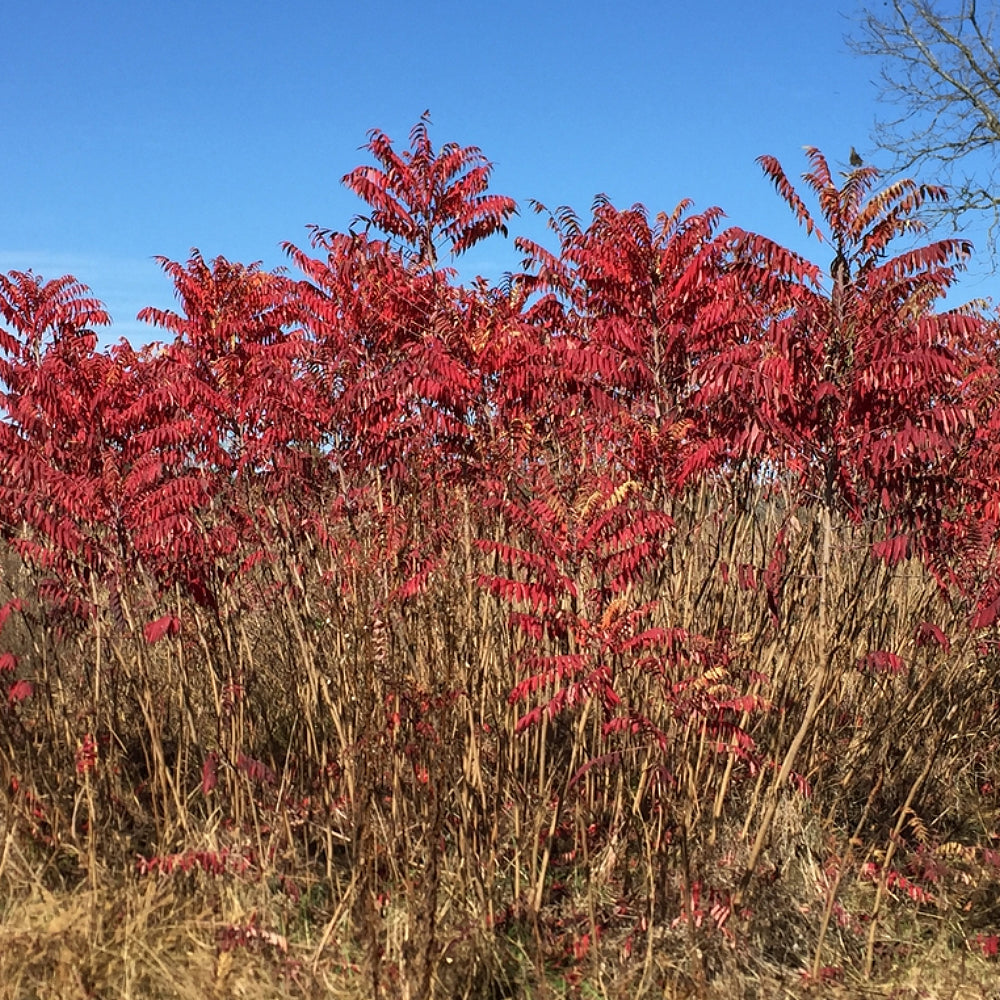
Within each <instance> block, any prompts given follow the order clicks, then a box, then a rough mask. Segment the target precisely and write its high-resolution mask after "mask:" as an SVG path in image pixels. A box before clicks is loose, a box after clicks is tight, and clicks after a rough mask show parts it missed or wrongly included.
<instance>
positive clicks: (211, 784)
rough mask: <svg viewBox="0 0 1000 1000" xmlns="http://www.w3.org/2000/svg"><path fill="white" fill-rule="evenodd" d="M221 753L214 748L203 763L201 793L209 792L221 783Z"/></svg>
mask: <svg viewBox="0 0 1000 1000" xmlns="http://www.w3.org/2000/svg"><path fill="white" fill-rule="evenodd" d="M218 765H219V755H218V754H217V753H216V752H215V751H214V750H213V751H212V752H211V753H210V754H209V755H208V756H207V757H206V758H205V763H204V764H202V765H201V794H202V795H208V793H209V792H210V791H211V790H212V789H213V788H215V786H216V785H217V784H218V783H219V774H218Z"/></svg>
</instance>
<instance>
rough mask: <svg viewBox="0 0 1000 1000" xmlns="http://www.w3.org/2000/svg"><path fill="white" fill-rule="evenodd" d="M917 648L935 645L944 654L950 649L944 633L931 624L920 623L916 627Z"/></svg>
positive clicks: (949, 643)
mask: <svg viewBox="0 0 1000 1000" xmlns="http://www.w3.org/2000/svg"><path fill="white" fill-rule="evenodd" d="M916 642H917V646H918V647H919V646H929V645H930V644H931V643H932V642H935V643H937V644H938V645H939V646H940V647H941V648H942V649H943V650H944V651H945V652H946V653H947V652H948V651H949V650H950V649H951V640H950V639H949V638H948V636H947V635H945V633H944V632H943V631H942V630H941V629H940V628H938V626H937V625H934V624H933V623H931V622H921V623H920V624H919V625H918V626H917V635H916Z"/></svg>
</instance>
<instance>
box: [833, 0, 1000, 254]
mask: <svg viewBox="0 0 1000 1000" xmlns="http://www.w3.org/2000/svg"><path fill="white" fill-rule="evenodd" d="M998 14H1000V2H998V0H986V2H980V3H977V2H976V0H943V2H942V0H885V2H883V3H877V2H872V3H869V4H868V5H867V10H866V12H865V13H864V14H863V15H862V17H861V23H860V30H859V32H858V33H857V34H856V35H855V36H854V37H853V38H852V39H851V40H850V41H851V43H852V45H853V48H854V49H855V51H857V52H859V53H862V54H864V55H867V56H875V57H877V58H879V59H880V60H881V62H882V98H883V99H884V100H885V101H886V103H887V104H892V105H895V106H896V107H897V108H898V109H899V113H898V114H896V115H890V116H888V117H885V118H884V119H882V120H881V121H879V122H878V124H877V126H876V131H875V136H874V138H875V142H876V144H877V145H878V147H879V148H880V149H882V150H884V151H886V152H888V153H890V154H892V156H893V158H894V161H893V163H892V166H893V167H894V168H895V169H897V170H899V171H906V172H910V173H912V172H916V173H918V174H921V175H923V177H924V179H925V180H928V181H932V182H934V183H939V184H943V185H945V186H946V187H947V188H948V189H949V192H950V195H951V197H950V199H949V201H948V202H947V203H946V204H944V205H943V206H938V209H937V210H938V211H939V212H940V213H941V214H942V215H943V216H944V217H946V218H948V219H950V220H951V221H952V222H953V223H954V224H955V225H956V226H958V227H961V226H963V225H965V224H966V223H967V222H969V221H971V216H972V215H973V214H981V213H984V212H985V213H988V215H989V218H990V220H991V223H990V244H991V248H992V250H993V252H994V255H996V254H997V252H998V248H1000V183H998V181H1000V39H998V33H997V29H998Z"/></svg>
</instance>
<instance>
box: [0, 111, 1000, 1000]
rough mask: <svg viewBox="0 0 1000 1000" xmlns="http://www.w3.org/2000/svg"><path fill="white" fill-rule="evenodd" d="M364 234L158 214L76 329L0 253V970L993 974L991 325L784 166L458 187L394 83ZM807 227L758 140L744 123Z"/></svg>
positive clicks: (889, 202) (819, 982) (894, 985)
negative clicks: (638, 196)
mask: <svg viewBox="0 0 1000 1000" xmlns="http://www.w3.org/2000/svg"><path fill="white" fill-rule="evenodd" d="M369 150H370V151H371V153H372V155H373V156H374V157H375V159H376V160H377V161H378V162H379V164H380V165H381V169H376V168H359V170H357V171H355V172H353V173H352V174H349V175H348V176H347V178H346V180H347V182H348V184H349V185H350V186H351V187H352V188H353V189H354V190H355V191H357V192H358V193H359V194H360V195H361V196H362V197H363V198H364V199H365V200H366V201H367V202H368V204H369V206H370V207H371V209H372V213H371V218H370V220H369V221H370V223H371V225H372V226H373V227H374V229H376V230H377V231H380V232H382V233H383V234H386V237H387V238H386V239H385V240H376V239H373V238H371V237H370V235H369V234H367V233H365V234H358V233H351V234H336V233H330V232H327V231H324V230H317V231H316V232H315V233H314V246H313V249H314V251H315V252H316V253H317V254H318V257H317V258H313V257H310V256H309V255H308V254H307V253H305V252H303V251H300V250H298V249H296V248H294V247H290V248H289V253H290V255H291V257H292V260H293V262H294V263H295V265H296V266H297V267H298V268H299V270H300V271H301V272H302V273H303V274H304V275H305V278H304V279H303V280H301V281H291V280H290V279H287V278H286V277H284V276H283V275H277V274H265V273H263V272H261V271H260V269H259V268H258V267H255V266H250V267H244V266H242V265H239V264H231V263H230V262H228V261H226V260H225V259H223V258H219V259H217V260H215V261H213V262H211V263H210V264H209V263H207V262H206V261H204V260H203V259H202V258H201V257H200V255H198V254H197V253H195V254H194V256H193V257H192V258H191V260H190V261H189V262H188V263H187V264H185V265H182V264H177V263H173V262H169V261H164V262H163V263H164V268H165V270H166V271H167V273H168V274H169V275H170V277H171V278H172V279H173V281H174V283H175V286H176V290H177V293H178V298H179V300H180V307H179V308H180V310H181V311H180V312H178V313H172V312H168V311H161V310H146V311H144V313H143V315H144V317H145V318H146V319H148V320H149V321H150V322H152V323H154V324H156V325H157V326H158V327H160V328H161V329H163V330H165V331H167V333H168V334H169V335H170V336H171V337H172V340H171V341H170V342H169V343H167V344H166V345H163V346H162V347H153V348H150V349H147V350H144V351H142V352H138V353H137V352H135V351H133V350H132V349H131V348H130V347H129V346H128V345H127V344H120V345H117V346H116V347H114V348H112V349H110V350H109V351H105V352H101V351H98V350H97V349H96V337H95V334H94V332H93V329H92V327H93V326H95V325H99V324H101V323H105V322H107V316H106V313H105V312H104V311H103V307H101V306H100V303H98V302H97V301H96V300H94V299H92V298H90V297H89V292H88V291H87V290H86V289H84V288H82V286H80V285H78V284H77V283H76V282H74V281H73V280H72V279H71V278H68V277H67V278H63V279H57V280H56V281H54V282H48V283H44V282H43V281H42V280H41V279H40V278H38V276H35V275H32V274H30V273H21V272H11V274H10V275H9V276H4V275H0V318H2V320H3V325H2V326H0V388H2V391H0V454H3V456H4V469H3V474H2V476H0V537H2V544H3V546H4V548H3V560H2V567H3V574H2V578H0V997H10V998H12V1000H13V998H18V1000H21V998H34V997H39V998H41V997H60V998H63V997H65V998H77V997H79V998H84V997H100V998H102V1000H117V998H140V997H141V998H144V1000H146V998H148V1000H159V998H167V997H192V998H193V997H212V996H217V997H228V996H234V997H239V996H242V997H248V998H260V997H269V996H273V997H320V996H322V997H337V998H352V997H356V998H368V1000H396V998H403V1000H430V998H441V1000H446V998H447V1000H457V998H468V1000H513V998H517V1000H520V998H529V997H530V998H546V997H547V998H562V997H567V998H568V997H574V998H581V1000H584V998H588V1000H597V998H602V1000H619V998H629V1000H642V998H646V997H689V996H691V997H699V998H709V997H716V998H720V1000H724V998H737V997H739V998H761V1000H763V998H769V997H792V998H796V997H806V996H811V995H822V996H842V997H849V996H865V997H886V998H894V1000H937V998H942V1000H943V998H948V1000H953V998H958V997H971V998H977V1000H987V998H991V997H992V998H996V997H997V996H1000V974H998V972H1000V965H998V958H1000V801H998V794H1000V793H998V786H1000V753H998V741H1000V728H998V721H1000V718H998V716H1000V670H998V667H1000V647H998V641H997V640H998V625H997V621H998V619H1000V573H998V560H997V554H998V552H1000V549H998V546H997V539H998V537H1000V500H998V498H997V489H996V484H997V482H1000V469H998V465H997V456H996V454H995V453H996V450H997V449H996V440H997V438H998V436H1000V420H998V417H997V414H998V412H1000V407H998V406H997V405H996V400H997V399H998V398H1000V389H998V388H997V386H1000V375H998V366H997V365H996V363H995V359H996V344H997V342H998V338H997V336H996V326H995V324H994V323H993V322H992V321H991V320H989V319H988V318H987V317H986V316H985V315H984V314H983V313H981V312H980V311H978V310H976V309H973V308H969V309H966V310H960V311H956V312H945V313H938V312H935V311H934V310H933V305H934V303H935V301H936V299H938V298H939V297H940V296H941V295H942V294H943V293H944V292H945V291H946V290H947V289H948V287H949V286H950V284H951V283H952V281H953V279H954V276H955V272H956V269H957V268H958V267H959V266H960V264H961V262H962V260H964V259H965V256H966V255H967V253H968V247H967V245H966V244H965V243H964V242H963V241H960V240H951V241H944V242H942V243H937V244H932V245H931V246H929V247H925V248H918V249H916V250H910V251H907V252H906V253H905V254H903V255H901V256H899V257H896V258H893V257H890V256H889V253H888V248H889V246H890V244H891V243H892V241H893V239H894V238H895V237H896V236H898V235H900V234H906V233H909V232H911V231H912V230H913V219H912V215H913V213H914V212H915V211H916V209H917V208H919V206H920V205H921V203H922V202H923V201H925V200H927V199H930V200H935V199H939V198H940V197H942V196H943V195H942V192H940V191H939V190H937V189H933V188H919V187H917V186H916V185H913V184H910V183H908V182H900V183H899V184H896V185H893V186H891V187H890V188H887V189H885V190H882V191H876V190H875V184H876V181H877V179H878V175H877V172H876V171H874V170H873V169H872V168H870V167H864V166H861V167H858V168H856V169H854V170H852V171H851V172H850V173H849V174H846V175H842V176H841V177H840V178H839V179H838V178H836V177H834V176H833V175H832V174H831V172H830V169H829V166H828V164H827V163H826V161H825V159H824V158H823V157H822V155H821V154H820V153H819V152H818V151H816V150H812V151H810V153H809V157H810V172H809V173H808V174H806V175H805V178H806V182H807V184H808V186H809V187H810V189H811V190H812V193H813V194H814V195H816V198H817V200H818V201H819V203H820V207H821V210H822V213H823V218H822V220H821V222H822V223H823V225H824V226H826V227H827V229H828V232H827V234H826V236H825V237H824V239H825V243H824V246H828V247H835V253H836V256H835V258H834V262H833V266H832V268H831V269H830V281H831V282H832V288H831V289H830V291H829V293H827V292H826V291H824V281H826V280H827V279H826V269H821V268H819V267H818V266H816V265H814V264H810V263H809V262H807V261H804V260H802V259H801V258H798V257H796V256H795V255H793V254H791V253H789V252H788V251H787V250H784V249H783V248H781V247H779V246H776V245H775V244H773V243H771V242H770V241H767V240H766V239H764V238H763V237H759V236H755V235H753V234H748V233H745V232H743V231H741V230H728V231H724V232H717V231H716V229H717V226H718V224H719V219H720V216H719V213H718V212H717V211H716V210H709V211H708V212H706V213H704V214H702V215H687V214H686V213H687V209H686V206H684V205H681V206H680V208H679V209H678V210H677V211H676V212H675V213H674V214H673V215H671V216H661V217H658V218H657V220H656V221H655V222H650V220H649V219H648V217H647V214H646V212H645V209H642V208H641V207H634V208H632V209H629V210H628V211H625V212H619V211H618V210H616V209H614V208H613V207H612V206H611V205H609V204H608V203H607V202H606V201H605V200H602V199H599V200H598V201H597V203H596V204H595V207H594V215H593V219H592V221H591V222H590V223H589V224H588V225H586V226H584V225H583V223H581V222H580V220H579V219H578V218H577V217H576V216H574V215H573V213H571V212H569V210H559V211H558V212H556V213H555V214H554V215H553V216H552V220H551V221H552V226H553V229H554V230H555V232H556V234H557V238H558V240H559V242H560V247H559V250H558V253H552V252H549V251H546V250H545V249H543V248H542V247H539V246H537V245H535V244H533V243H531V242H529V241H525V240H521V241H519V242H518V248H519V250H520V251H521V252H522V253H523V254H524V255H525V257H526V260H525V262H524V268H523V271H522V273H520V274H519V275H517V276H515V277H513V278H512V279H511V280H510V282H509V283H508V285H507V286H505V287H503V288H490V287H488V285H487V284H486V283H485V282H479V283H477V284H475V285H474V286H473V287H464V286H460V285H456V284H455V283H454V280H453V279H454V274H453V273H452V272H449V271H448V270H447V269H443V268H440V267H438V265H437V258H438V251H439V250H442V251H444V250H450V251H452V252H456V253H457V252H461V251H462V250H463V249H465V248H467V247H468V246H470V245H472V244H474V243H475V242H477V241H478V240H479V239H482V238H483V237H484V236H487V235H489V234H491V233H495V232H497V231H499V230H501V229H503V227H504V223H505V221H506V220H507V219H508V218H509V217H510V215H511V214H512V213H513V211H514V205H513V202H511V201H510V200H509V199H505V198H500V197H498V196H492V195H487V194H486V193H485V192H486V189H487V181H488V178H489V165H488V163H487V162H486V161H485V160H484V159H483V157H482V154H480V153H479V151H478V150H476V149H474V148H471V147H459V146H456V145H454V144H449V145H447V146H445V147H442V149H441V150H439V151H435V150H434V149H433V147H431V145H430V141H429V138H428V135H427V122H426V119H423V120H422V121H421V122H420V123H418V125H417V126H416V127H415V128H414V130H413V133H412V134H411V148H410V150H409V151H408V152H404V153H403V154H397V152H396V151H395V150H394V148H393V146H392V143H391V142H390V141H389V140H388V138H387V137H386V136H384V135H382V134H381V133H378V132H375V133H373V134H372V136H371V141H370V144H369ZM762 164H763V166H764V169H765V172H766V173H767V175H768V176H769V177H770V179H771V180H772V181H773V182H774V183H775V185H776V187H777V189H778V191H779V193H780V194H781V195H782V196H783V197H784V198H785V200H786V201H787V202H788V204H789V205H790V206H791V207H792V209H793V210H794V211H795V212H796V214H797V216H798V217H799V219H800V220H801V221H802V222H803V223H804V225H805V226H806V228H807V229H808V230H809V231H810V232H811V233H818V232H819V228H818V225H817V223H816V222H815V221H814V220H813V218H812V217H811V216H810V215H809V213H808V210H807V209H806V207H805V204H804V202H803V201H802V200H801V199H800V198H799V196H798V195H797V194H796V193H795V191H794V188H793V187H792V186H791V184H790V182H789V181H788V179H787V178H786V177H785V175H784V173H783V172H782V170H781V167H780V165H778V164H777V162H776V161H773V160H771V159H768V158H765V159H764V160H763V161H762Z"/></svg>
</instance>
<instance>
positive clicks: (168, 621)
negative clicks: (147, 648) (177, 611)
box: [142, 615, 181, 645]
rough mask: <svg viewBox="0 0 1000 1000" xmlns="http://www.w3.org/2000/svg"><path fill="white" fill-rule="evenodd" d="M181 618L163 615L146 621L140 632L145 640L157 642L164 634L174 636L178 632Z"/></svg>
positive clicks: (150, 642) (151, 642)
mask: <svg viewBox="0 0 1000 1000" xmlns="http://www.w3.org/2000/svg"><path fill="white" fill-rule="evenodd" d="M180 630H181V620H180V618H178V617H177V616H176V615H164V616H163V617H162V618H157V619H156V620H155V621H151V622H147V623H146V626H145V627H144V628H143V630H142V633H143V635H144V636H145V637H146V642H148V643H149V644H150V645H152V644H153V643H154V642H159V641H160V640H161V639H162V638H163V637H164V636H165V635H169V636H175V635H177V634H179V633H180Z"/></svg>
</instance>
